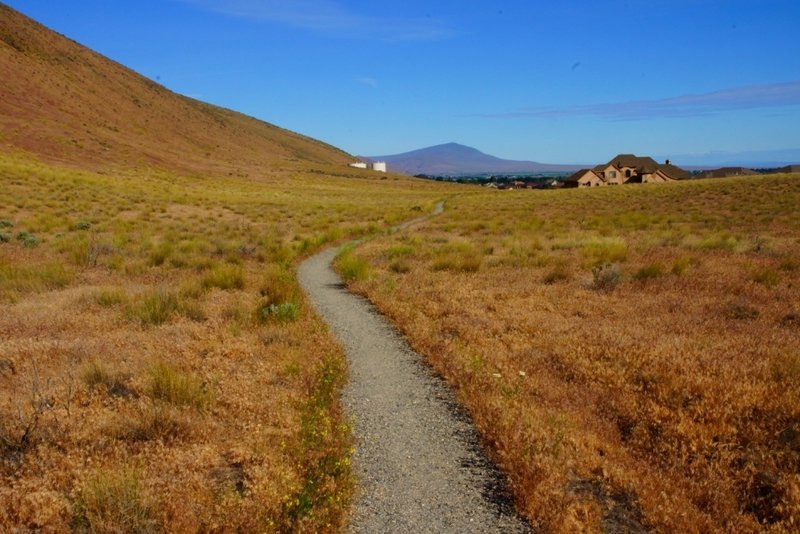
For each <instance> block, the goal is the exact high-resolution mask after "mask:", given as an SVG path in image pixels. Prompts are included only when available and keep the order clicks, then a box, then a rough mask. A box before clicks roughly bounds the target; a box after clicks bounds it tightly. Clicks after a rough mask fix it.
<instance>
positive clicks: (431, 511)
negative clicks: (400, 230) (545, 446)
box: [298, 205, 530, 533]
mask: <svg viewBox="0 0 800 534" xmlns="http://www.w3.org/2000/svg"><path fill="white" fill-rule="evenodd" d="M440 211H441V205H439V206H438V207H437V211H436V212H435V213H438V212H440ZM421 220H424V218H423V219H418V220H417V221H412V223H416V222H419V221H421ZM408 225H409V223H407V224H405V225H403V226H402V227H407V226H408ZM338 251H339V248H332V249H328V250H325V251H323V252H321V253H319V254H317V255H315V256H313V257H311V258H309V259H308V260H306V261H304V262H303V263H302V264H301V265H300V267H299V269H298V276H299V280H300V284H301V286H302V287H303V289H304V290H305V291H306V293H307V294H308V296H309V297H310V300H311V301H312V303H313V304H314V306H315V307H316V309H317V311H318V313H319V314H320V315H321V316H322V317H323V319H324V320H325V321H326V322H327V323H328V324H329V325H330V327H331V329H332V331H333V333H334V334H335V335H336V337H337V338H338V339H339V341H340V343H341V344H342V345H343V346H344V349H345V352H346V354H347V359H348V366H349V373H350V382H349V384H348V386H347V387H346V388H345V390H344V392H343V405H344V409H345V411H346V413H347V415H348V416H350V417H352V418H353V421H354V434H355V437H356V441H357V444H356V452H355V454H354V458H353V462H354V469H355V473H356V476H357V477H358V482H359V487H360V490H359V493H358V495H357V497H356V503H355V508H354V510H353V514H352V516H351V521H350V525H349V527H350V531H351V532H356V533H361V532H368V533H373V532H375V533H378V532H380V533H383V532H404V533H405V532H459V533H461V532H504V533H505V532H530V529H529V527H528V526H527V524H526V523H525V522H524V521H523V520H521V519H520V518H519V516H518V515H517V514H516V512H515V511H514V508H513V504H512V502H511V499H510V497H509V495H508V492H507V491H506V490H505V482H504V479H503V477H502V475H501V474H500V473H499V472H498V470H497V469H496V468H495V467H494V466H493V465H492V463H491V462H490V461H489V460H488V459H487V458H486V456H485V455H484V454H483V452H482V450H481V447H480V443H479V438H478V434H477V432H476V430H475V428H474V427H473V426H472V424H471V421H470V419H469V417H468V416H467V415H466V413H465V412H464V411H463V410H462V409H461V408H460V407H459V406H458V405H457V404H456V402H455V400H454V396H453V393H452V391H451V390H450V388H449V387H448V386H447V385H446V384H445V383H444V381H442V380H441V379H440V378H438V377H436V376H435V375H434V373H433V372H432V371H431V369H430V368H429V367H428V366H427V365H426V364H425V363H424V362H423V360H422V358H421V357H420V356H419V355H418V354H417V353H415V352H414V351H412V350H411V348H410V347H409V346H408V344H407V343H406V341H405V340H404V339H403V338H402V336H401V335H400V334H399V333H398V332H397V331H396V330H395V329H394V328H393V327H392V326H391V325H390V324H389V323H388V322H387V320H386V319H385V318H384V317H383V316H381V315H380V314H379V313H378V312H377V311H376V309H375V308H374V307H373V306H372V305H371V304H370V303H369V302H368V301H367V300H366V299H363V298H361V297H358V296H355V295H352V294H350V293H349V292H348V291H347V290H346V289H345V288H344V285H343V284H342V281H341V279H340V278H339V276H338V275H337V274H336V273H335V272H334V271H333V269H332V268H331V261H332V260H333V258H334V257H335V256H336V254H337V252H338Z"/></svg>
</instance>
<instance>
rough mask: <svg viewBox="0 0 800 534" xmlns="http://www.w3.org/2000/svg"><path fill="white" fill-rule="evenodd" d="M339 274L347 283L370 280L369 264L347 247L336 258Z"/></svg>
mask: <svg viewBox="0 0 800 534" xmlns="http://www.w3.org/2000/svg"><path fill="white" fill-rule="evenodd" d="M336 263H337V265H338V267H339V272H340V273H341V274H342V278H344V281H345V282H358V281H363V280H366V279H368V278H369V264H368V263H367V261H366V260H365V259H363V258H359V257H358V256H355V255H354V254H353V249H352V248H350V247H345V248H343V249H342V251H341V252H340V253H339V256H338V257H337V258H336Z"/></svg>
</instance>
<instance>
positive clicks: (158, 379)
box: [148, 362, 211, 410]
mask: <svg viewBox="0 0 800 534" xmlns="http://www.w3.org/2000/svg"><path fill="white" fill-rule="evenodd" d="M149 375H150V385H149V387H148V395H150V397H151V398H153V399H155V400H160V401H164V402H166V403H168V404H173V405H175V406H191V407H193V408H197V409H198V410H202V409H204V408H206V407H208V405H209V404H211V394H210V392H209V391H207V390H206V388H205V385H204V384H203V381H202V380H201V379H200V377H198V376H195V375H193V374H188V373H184V372H182V371H181V370H179V369H178V368H176V367H175V366H173V365H172V364H169V363H166V362H158V363H155V364H153V365H152V366H151V367H150V370H149Z"/></svg>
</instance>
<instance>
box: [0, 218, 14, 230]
mask: <svg viewBox="0 0 800 534" xmlns="http://www.w3.org/2000/svg"><path fill="white" fill-rule="evenodd" d="M0 228H14V223H13V222H11V221H9V220H8V219H0Z"/></svg>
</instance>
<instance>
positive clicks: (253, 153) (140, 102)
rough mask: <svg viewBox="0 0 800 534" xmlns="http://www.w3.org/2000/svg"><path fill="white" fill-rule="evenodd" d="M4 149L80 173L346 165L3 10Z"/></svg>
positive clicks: (332, 153) (0, 95)
mask: <svg viewBox="0 0 800 534" xmlns="http://www.w3.org/2000/svg"><path fill="white" fill-rule="evenodd" d="M0 79H2V80H3V83H2V84H0V150H3V151H17V150H23V151H25V152H30V153H33V154H36V155H37V156H38V157H40V158H42V159H44V160H47V161H52V162H58V163H69V164H74V165H79V166H81V167H92V166H94V167H105V166H124V167H141V166H154V167H159V168H168V169H174V170H180V171H188V172H203V173H209V172H210V173H224V174H228V173H237V172H238V173H246V172H248V170H255V169H263V168H265V167H266V168H269V169H270V170H277V169H279V168H287V169H291V168H294V167H297V166H298V165H300V166H303V165H305V164H306V163H309V162H310V163H313V164H316V165H326V164H334V165H341V164H344V163H346V162H347V161H349V160H350V157H349V156H348V155H347V154H345V153H344V152H342V151H341V150H338V149H336V148H334V147H332V146H330V145H327V144H325V143H322V142H320V141H316V140H314V139H311V138H309V137H305V136H303V135H300V134H297V133H294V132H290V131H288V130H285V129H282V128H279V127H277V126H274V125H271V124H268V123H265V122H262V121H259V120H257V119H254V118H251V117H248V116H245V115H243V114H241V113H237V112H234V111H231V110H227V109H223V108H220V107H217V106H213V105H210V104H205V103H203V102H199V101H197V100H193V99H191V98H188V97H185V96H181V95H178V94H176V93H174V92H172V91H169V90H168V89H166V88H165V87H163V86H161V85H159V84H157V83H155V82H153V81H151V80H149V79H147V78H145V77H144V76H141V75H139V74H137V73H136V72H134V71H132V70H131V69H128V68H126V67H124V66H122V65H120V64H118V63H116V62H114V61H112V60H110V59H108V58H105V57H103V56H101V55H99V54H97V53H95V52H93V51H92V50H90V49H88V48H86V47H84V46H82V45H80V44H78V43H76V42H74V41H72V40H70V39H67V38H66V37H63V36H61V35H59V34H57V33H55V32H53V31H51V30H49V29H47V28H46V27H44V26H42V25H41V24H39V23H37V22H35V21H33V20H32V19H30V18H28V17H26V16H25V15H23V14H21V13H19V12H17V11H15V10H14V9H12V8H10V7H8V6H6V5H4V4H0Z"/></svg>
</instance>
